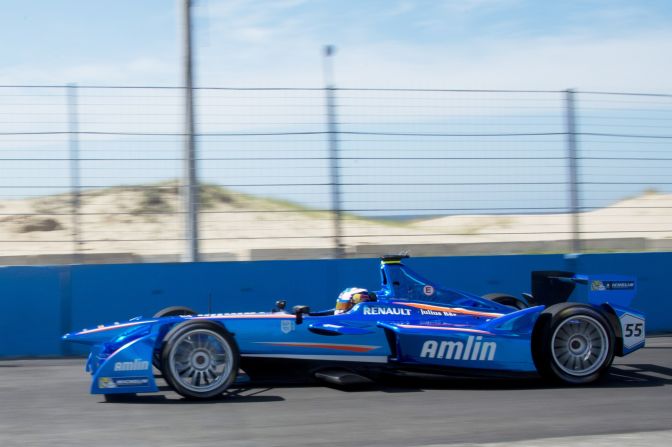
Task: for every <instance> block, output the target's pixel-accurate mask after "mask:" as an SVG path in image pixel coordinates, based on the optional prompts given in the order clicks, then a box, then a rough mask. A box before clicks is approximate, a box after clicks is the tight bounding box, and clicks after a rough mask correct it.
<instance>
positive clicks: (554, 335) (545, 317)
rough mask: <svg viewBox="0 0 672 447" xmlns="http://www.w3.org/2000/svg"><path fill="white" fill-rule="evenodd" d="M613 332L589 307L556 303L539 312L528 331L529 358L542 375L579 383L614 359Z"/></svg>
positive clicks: (595, 377) (603, 370)
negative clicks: (530, 345)
mask: <svg viewBox="0 0 672 447" xmlns="http://www.w3.org/2000/svg"><path fill="white" fill-rule="evenodd" d="M614 339H615V337H614V331H613V329H612V327H611V325H610V324H609V321H608V320H607V318H606V317H605V316H604V315H603V314H602V313H601V312H599V311H598V310H596V309H595V308H593V307H590V306H586V305H580V304H578V305H577V304H565V303H563V304H559V305H555V306H551V307H550V308H548V309H547V310H545V311H544V312H542V313H541V315H540V316H539V320H537V325H536V327H535V329H534V331H533V333H532V357H533V359H534V364H535V366H536V367H537V371H539V373H540V374H541V376H542V377H544V378H546V379H549V380H552V381H555V382H562V383H566V384H571V385H583V384H587V383H591V382H594V381H596V380H598V379H599V378H600V377H602V376H603V375H604V374H605V373H606V372H607V370H608V369H609V367H610V366H611V362H612V361H613V360H614Z"/></svg>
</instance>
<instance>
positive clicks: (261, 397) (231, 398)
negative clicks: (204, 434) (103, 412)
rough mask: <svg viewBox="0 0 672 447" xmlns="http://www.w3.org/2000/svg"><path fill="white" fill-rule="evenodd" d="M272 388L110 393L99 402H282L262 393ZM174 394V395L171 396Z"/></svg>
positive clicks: (281, 399) (187, 403) (279, 398)
mask: <svg viewBox="0 0 672 447" xmlns="http://www.w3.org/2000/svg"><path fill="white" fill-rule="evenodd" d="M159 390H160V391H171V390H170V388H169V387H168V386H160V387H159ZM271 390H272V388H264V389H250V388H233V389H229V390H228V391H227V392H226V393H224V394H222V395H221V396H217V397H213V398H212V399H199V400H196V399H187V398H184V397H182V396H178V395H174V394H173V395H169V396H166V395H165V394H151V395H150V394H140V395H137V394H118V395H114V394H110V395H107V396H105V400H104V401H102V402H101V403H105V404H110V403H112V404H115V403H123V404H160V405H170V404H180V405H190V404H199V405H203V404H206V405H207V404H235V403H257V402H259V403H266V402H282V401H284V400H285V399H284V398H283V397H281V396H275V395H266V394H264V393H266V392H268V391H271ZM173 396H175V397H173Z"/></svg>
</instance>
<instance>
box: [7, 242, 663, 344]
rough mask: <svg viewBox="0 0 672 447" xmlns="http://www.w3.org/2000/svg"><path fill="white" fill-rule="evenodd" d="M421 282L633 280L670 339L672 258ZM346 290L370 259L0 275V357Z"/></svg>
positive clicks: (504, 269)
mask: <svg viewBox="0 0 672 447" xmlns="http://www.w3.org/2000/svg"><path fill="white" fill-rule="evenodd" d="M407 263H408V264H409V265H410V266H411V267H413V268H414V269H416V270H418V271H419V272H421V273H422V274H423V275H424V276H427V277H429V278H432V279H435V280H436V281H437V282H440V283H443V284H445V285H448V286H450V287H454V288H457V289H463V290H468V291H471V292H474V293H477V294H485V293H489V292H505V293H510V294H514V295H517V294H519V293H521V292H526V291H529V290H530V285H529V281H530V271H531V270H575V271H580V272H582V273H621V274H633V275H636V276H637V277H638V279H639V294H638V297H637V298H636V300H635V302H634V303H633V307H635V308H637V309H640V310H642V311H644V312H646V313H647V314H648V322H647V324H648V331H649V332H662V331H672V299H670V297H669V296H670V292H669V279H668V277H669V269H670V266H672V253H635V254H595V255H582V256H579V257H578V258H571V257H570V258H567V257H565V256H563V255H511V256H464V257H428V258H411V259H409V260H408V261H407ZM349 286H360V287H365V288H368V289H372V290H376V289H378V288H379V273H378V260H377V259H375V258H369V259H342V260H310V261H306V260H297V261H251V262H203V263H189V264H187V263H185V264H180V263H173V264H115V265H73V266H51V267H2V268H0V297H2V298H1V301H0V302H2V305H3V306H2V312H0V356H2V357H9V356H47V355H64V354H65V355H67V354H73V353H75V354H76V353H81V352H82V351H80V350H77V349H76V348H74V349H73V348H71V347H68V346H66V345H64V344H62V343H61V342H60V335H61V334H63V333H65V332H68V331H71V330H78V329H82V328H85V327H89V328H90V327H93V326H95V325H97V324H99V323H108V322H113V321H123V320H126V319H128V318H129V317H132V316H137V315H143V316H151V315H153V313H154V312H156V311H157V310H159V309H161V308H163V307H166V306H171V305H185V306H188V307H192V308H194V309H195V310H196V311H198V312H202V313H205V312H208V311H209V310H212V311H213V312H239V311H266V310H270V309H271V307H272V306H273V304H274V302H275V300H277V299H286V300H287V301H288V302H289V305H290V306H291V305H296V304H307V305H310V306H311V307H313V308H314V309H320V308H329V307H332V306H333V305H334V302H335V300H336V296H337V295H338V293H339V292H340V291H341V290H342V289H344V288H345V287H349Z"/></svg>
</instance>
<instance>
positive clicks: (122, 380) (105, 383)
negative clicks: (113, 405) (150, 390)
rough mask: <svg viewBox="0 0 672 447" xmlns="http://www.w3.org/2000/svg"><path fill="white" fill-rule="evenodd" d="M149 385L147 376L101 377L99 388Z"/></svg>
mask: <svg viewBox="0 0 672 447" xmlns="http://www.w3.org/2000/svg"><path fill="white" fill-rule="evenodd" d="M143 386H149V379H148V378H147V377H101V378H100V379H98V388H123V387H143Z"/></svg>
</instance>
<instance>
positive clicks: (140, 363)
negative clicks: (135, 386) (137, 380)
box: [114, 359, 149, 371]
mask: <svg viewBox="0 0 672 447" xmlns="http://www.w3.org/2000/svg"><path fill="white" fill-rule="evenodd" d="M148 369H149V362H148V361H147V360H141V359H135V360H133V361H132V362H117V363H115V364H114V370H115V371H146V370H148Z"/></svg>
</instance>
